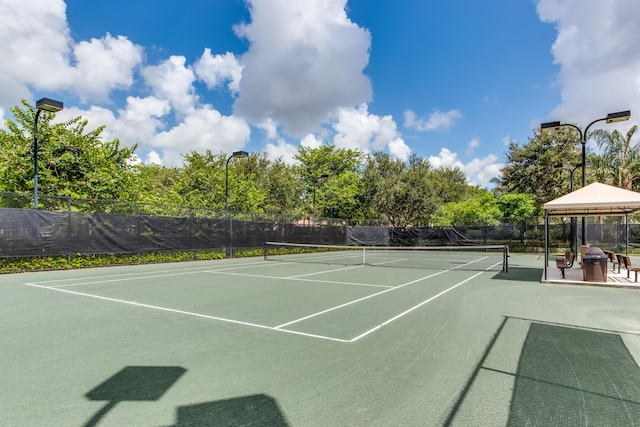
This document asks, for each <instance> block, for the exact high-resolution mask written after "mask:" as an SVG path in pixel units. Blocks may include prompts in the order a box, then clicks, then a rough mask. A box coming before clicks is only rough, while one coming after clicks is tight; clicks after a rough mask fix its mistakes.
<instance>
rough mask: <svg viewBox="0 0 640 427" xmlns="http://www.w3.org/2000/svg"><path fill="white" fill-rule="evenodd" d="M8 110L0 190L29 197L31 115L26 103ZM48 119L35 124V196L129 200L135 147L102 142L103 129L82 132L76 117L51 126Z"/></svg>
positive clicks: (44, 115) (1, 138)
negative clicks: (38, 194) (36, 142)
mask: <svg viewBox="0 0 640 427" xmlns="http://www.w3.org/2000/svg"><path fill="white" fill-rule="evenodd" d="M22 104H23V108H20V107H18V106H15V107H12V108H11V109H10V110H11V112H12V113H13V117H14V118H15V121H13V120H10V119H9V120H7V121H6V122H5V127H6V129H0V165H1V166H0V189H2V190H3V191H7V192H17V193H20V192H32V191H33V184H34V182H33V155H34V153H33V146H34V144H33V139H34V138H33V129H34V121H35V116H36V109H35V108H34V107H32V106H31V105H29V103H28V102H27V101H25V100H23V101H22ZM54 117H55V115H54V114H53V113H49V112H46V111H43V112H41V114H40V116H39V120H38V142H39V143H38V153H37V161H38V184H39V185H38V192H39V193H40V194H42V195H49V196H71V197H76V198H94V199H111V200H114V199H125V200H126V199H128V200H131V198H132V197H133V194H134V179H133V162H132V161H133V158H134V152H135V149H136V146H134V147H132V148H127V147H120V141H119V140H118V139H114V140H112V141H104V140H103V138H102V132H103V131H104V126H101V127H99V128H97V129H95V130H93V131H88V132H87V131H86V127H87V121H86V120H83V119H82V118H81V117H76V118H74V119H72V120H69V121H68V122H64V123H56V124H52V123H51V121H52V119H53V118H54Z"/></svg>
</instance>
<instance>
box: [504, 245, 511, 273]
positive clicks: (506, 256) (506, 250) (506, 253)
mask: <svg viewBox="0 0 640 427" xmlns="http://www.w3.org/2000/svg"><path fill="white" fill-rule="evenodd" d="M502 257H503V262H502V271H503V272H505V273H508V272H509V246H508V245H504V249H503V250H502Z"/></svg>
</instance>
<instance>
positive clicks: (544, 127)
mask: <svg viewBox="0 0 640 427" xmlns="http://www.w3.org/2000/svg"><path fill="white" fill-rule="evenodd" d="M630 118H631V111H629V110H627V111H619V112H617V113H610V114H607V117H603V118H601V119H596V120H594V121H592V122H591V123H589V124H588V125H587V127H586V128H585V129H584V132H583V131H582V129H580V128H579V127H578V126H576V125H574V124H571V123H560V122H559V121H558V122H548V123H542V124H541V125H540V130H541V131H554V130H557V129H559V128H561V127H572V128H574V129H576V130H577V131H578V134H579V135H580V143H581V144H582V187H583V188H584V187H586V186H587V138H588V137H589V128H590V127H591V126H592V125H594V124H596V123H598V122H606V123H615V122H622V121H624V120H629V119H630ZM586 244H587V217H584V216H583V217H582V245H583V246H584V245H586Z"/></svg>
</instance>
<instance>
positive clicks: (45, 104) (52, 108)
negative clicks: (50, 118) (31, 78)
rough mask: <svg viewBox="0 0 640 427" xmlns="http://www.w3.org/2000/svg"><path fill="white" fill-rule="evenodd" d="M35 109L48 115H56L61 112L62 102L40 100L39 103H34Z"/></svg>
mask: <svg viewBox="0 0 640 427" xmlns="http://www.w3.org/2000/svg"><path fill="white" fill-rule="evenodd" d="M36 108H37V109H38V110H43V111H48V112H50V113H57V112H58V111H60V110H62V102H60V101H56V100H54V99H49V98H42V99H40V100H39V101H36Z"/></svg>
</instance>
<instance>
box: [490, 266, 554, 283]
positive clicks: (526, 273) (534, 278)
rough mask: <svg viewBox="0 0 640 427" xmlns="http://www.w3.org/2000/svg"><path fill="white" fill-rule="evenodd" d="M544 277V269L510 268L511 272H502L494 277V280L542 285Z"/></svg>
mask: <svg viewBox="0 0 640 427" xmlns="http://www.w3.org/2000/svg"><path fill="white" fill-rule="evenodd" d="M541 277H542V269H541V268H533V267H512V266H509V272H508V273H505V272H500V273H498V274H496V275H495V276H493V278H494V279H498V280H510V281H513V280H516V281H519V282H537V283H540V278H541Z"/></svg>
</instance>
